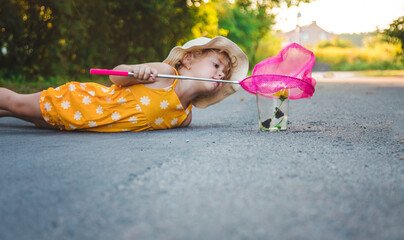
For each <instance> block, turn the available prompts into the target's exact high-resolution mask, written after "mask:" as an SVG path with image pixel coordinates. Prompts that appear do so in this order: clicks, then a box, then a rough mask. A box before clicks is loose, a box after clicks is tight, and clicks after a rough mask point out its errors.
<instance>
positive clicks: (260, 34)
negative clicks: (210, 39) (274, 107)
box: [219, 0, 311, 67]
mask: <svg viewBox="0 0 404 240" xmlns="http://www.w3.org/2000/svg"><path fill="white" fill-rule="evenodd" d="M301 2H311V0H267V1H254V0H239V1H235V3H233V4H231V3H229V2H227V3H223V5H222V8H221V9H220V10H219V12H220V16H221V18H220V19H219V27H220V28H221V29H225V30H227V31H228V34H227V37H228V38H230V39H231V40H233V41H234V42H236V43H237V44H238V45H239V46H240V47H241V48H242V49H243V50H244V51H245V52H246V53H247V55H248V56H249V59H250V66H251V67H252V66H254V65H255V64H256V63H257V53H258V49H259V47H260V46H259V44H260V42H261V40H262V39H263V38H264V37H266V36H267V35H268V34H269V33H270V30H271V28H272V26H273V25H274V24H275V14H274V13H273V12H272V8H274V7H279V6H280V5H281V4H283V3H285V4H287V5H288V6H292V5H298V4H299V3H301ZM268 57H269V56H268Z"/></svg>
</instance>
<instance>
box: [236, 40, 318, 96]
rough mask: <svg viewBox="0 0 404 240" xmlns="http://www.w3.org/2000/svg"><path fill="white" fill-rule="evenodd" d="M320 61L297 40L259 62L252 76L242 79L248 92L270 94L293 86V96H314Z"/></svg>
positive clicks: (291, 93) (290, 88) (241, 83)
mask: <svg viewBox="0 0 404 240" xmlns="http://www.w3.org/2000/svg"><path fill="white" fill-rule="evenodd" d="M315 62H316V59H315V56H314V54H313V53H312V52H311V51H309V50H307V49H306V48H304V47H302V46H300V45H299V44H297V43H292V44H290V45H288V46H286V47H284V48H283V49H282V50H281V51H280V52H279V53H278V54H277V55H275V56H273V57H270V58H267V59H265V60H263V61H261V62H259V63H258V64H257V65H255V67H254V70H253V72H252V76H250V77H247V78H245V79H243V80H242V81H241V82H240V85H241V87H243V88H244V89H245V90H246V91H247V92H249V93H252V94H257V93H258V94H260V95H262V96H264V97H268V98H279V96H276V94H275V95H274V93H276V92H278V91H280V90H282V89H289V94H288V98H289V99H300V98H310V97H311V96H312V95H313V93H314V91H315V86H316V80H314V78H312V77H311V70H312V68H313V66H314V64H315Z"/></svg>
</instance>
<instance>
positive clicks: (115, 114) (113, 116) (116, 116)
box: [111, 112, 121, 121]
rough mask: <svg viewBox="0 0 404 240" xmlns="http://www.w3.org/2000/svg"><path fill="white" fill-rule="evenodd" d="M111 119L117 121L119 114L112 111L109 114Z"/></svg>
mask: <svg viewBox="0 0 404 240" xmlns="http://www.w3.org/2000/svg"><path fill="white" fill-rule="evenodd" d="M111 118H112V120H114V121H118V120H119V119H120V118H121V115H120V114H119V113H118V112H114V113H113V114H112V116H111Z"/></svg>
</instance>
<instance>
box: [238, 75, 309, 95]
mask: <svg viewBox="0 0 404 240" xmlns="http://www.w3.org/2000/svg"><path fill="white" fill-rule="evenodd" d="M261 76H262V77H269V76H272V77H281V78H287V79H292V80H295V81H298V82H300V83H303V84H305V85H307V86H309V87H310V88H311V90H312V92H313V93H314V91H315V88H314V87H313V85H311V84H309V83H308V82H306V81H304V80H303V79H314V78H312V77H306V78H303V79H300V78H296V77H291V76H285V75H279V74H258V75H252V76H249V77H246V78H244V79H243V80H241V81H240V82H239V83H242V82H244V81H245V80H247V79H249V78H254V77H261ZM286 88H287V87H286ZM288 89H289V88H288ZM247 92H251V91H247ZM251 93H252V92H251Z"/></svg>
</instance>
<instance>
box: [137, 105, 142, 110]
mask: <svg viewBox="0 0 404 240" xmlns="http://www.w3.org/2000/svg"><path fill="white" fill-rule="evenodd" d="M136 110H138V111H139V112H141V111H142V108H141V107H140V105H139V104H136Z"/></svg>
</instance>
